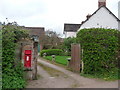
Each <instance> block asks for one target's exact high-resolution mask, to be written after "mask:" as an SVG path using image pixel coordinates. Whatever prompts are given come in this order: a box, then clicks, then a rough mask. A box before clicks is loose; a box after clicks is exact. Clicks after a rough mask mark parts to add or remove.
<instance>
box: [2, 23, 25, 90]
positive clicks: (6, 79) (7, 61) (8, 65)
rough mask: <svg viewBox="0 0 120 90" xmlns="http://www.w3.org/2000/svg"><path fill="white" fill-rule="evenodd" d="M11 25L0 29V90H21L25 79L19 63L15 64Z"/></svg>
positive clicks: (13, 36)
mask: <svg viewBox="0 0 120 90" xmlns="http://www.w3.org/2000/svg"><path fill="white" fill-rule="evenodd" d="M16 30H18V29H15V28H14V27H13V26H11V25H4V27H3V29H2V88H3V89H6V88H8V89H10V90H11V88H23V87H24V86H25V79H24V76H23V73H24V71H23V68H22V65H21V61H20V60H17V61H18V65H16V64H15V61H16V60H15V48H16V43H15V42H16V38H15V36H16V34H15V31H16Z"/></svg>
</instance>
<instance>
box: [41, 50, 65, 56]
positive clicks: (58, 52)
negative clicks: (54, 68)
mask: <svg viewBox="0 0 120 90" xmlns="http://www.w3.org/2000/svg"><path fill="white" fill-rule="evenodd" d="M43 53H46V55H47V56H50V55H62V53H63V51H62V50H61V49H47V50H42V51H41V52H40V56H43Z"/></svg>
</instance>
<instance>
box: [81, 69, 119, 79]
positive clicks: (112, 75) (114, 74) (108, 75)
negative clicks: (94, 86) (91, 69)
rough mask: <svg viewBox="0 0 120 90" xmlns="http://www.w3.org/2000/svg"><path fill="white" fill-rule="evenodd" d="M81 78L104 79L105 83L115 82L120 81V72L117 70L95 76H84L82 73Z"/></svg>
mask: <svg viewBox="0 0 120 90" xmlns="http://www.w3.org/2000/svg"><path fill="white" fill-rule="evenodd" d="M80 75H81V76H84V77H87V78H99V79H103V80H105V81H115V80H120V74H119V70H118V69H117V68H114V69H112V70H111V71H110V72H104V73H102V74H101V73H98V74H95V75H93V74H92V75H91V74H84V73H81V74H80Z"/></svg>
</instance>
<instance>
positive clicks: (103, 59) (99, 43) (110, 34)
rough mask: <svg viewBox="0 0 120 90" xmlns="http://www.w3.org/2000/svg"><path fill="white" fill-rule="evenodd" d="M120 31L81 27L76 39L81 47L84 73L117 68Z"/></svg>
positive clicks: (102, 71)
mask: <svg viewBox="0 0 120 90" xmlns="http://www.w3.org/2000/svg"><path fill="white" fill-rule="evenodd" d="M119 35H120V31H118V30H114V29H103V28H92V29H82V30H80V31H79V32H78V33H77V41H78V42H79V43H80V44H81V47H82V49H83V58H82V60H83V63H84V70H83V72H84V73H85V74H95V73H104V72H109V71H110V70H111V69H112V68H115V67H117V68H118V58H117V53H118V51H119V48H118V47H119V46H120V44H119V43H118V41H119V39H120V38H119V37H118V36H119Z"/></svg>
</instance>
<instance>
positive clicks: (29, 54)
mask: <svg viewBox="0 0 120 90" xmlns="http://www.w3.org/2000/svg"><path fill="white" fill-rule="evenodd" d="M24 53H25V57H24V67H26V68H31V58H32V51H31V50H25V52H24Z"/></svg>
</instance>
